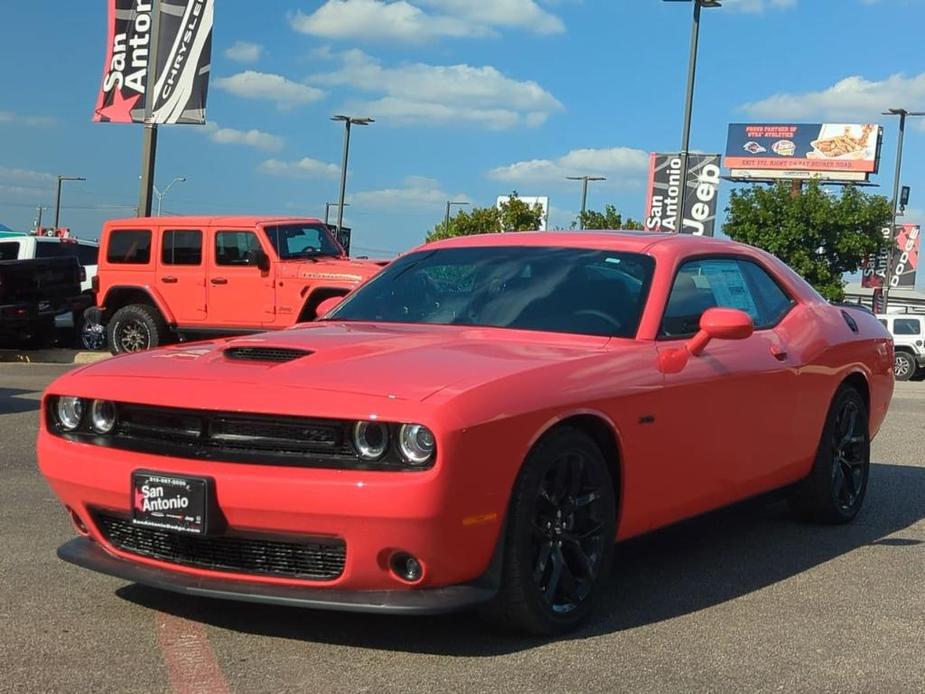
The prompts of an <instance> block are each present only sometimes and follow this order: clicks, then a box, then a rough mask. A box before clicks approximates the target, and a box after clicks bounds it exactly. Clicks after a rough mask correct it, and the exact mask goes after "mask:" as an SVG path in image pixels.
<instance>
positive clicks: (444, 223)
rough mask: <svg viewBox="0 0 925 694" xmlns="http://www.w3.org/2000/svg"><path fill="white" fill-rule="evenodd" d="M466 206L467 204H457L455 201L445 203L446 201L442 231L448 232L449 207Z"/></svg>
mask: <svg viewBox="0 0 925 694" xmlns="http://www.w3.org/2000/svg"><path fill="white" fill-rule="evenodd" d="M468 204H469V203H468V202H457V201H455V200H447V201H446V216H445V217H444V218H443V230H444V231H449V230H450V206H452V205H460V206H461V205H468Z"/></svg>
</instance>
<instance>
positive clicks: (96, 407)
mask: <svg viewBox="0 0 925 694" xmlns="http://www.w3.org/2000/svg"><path fill="white" fill-rule="evenodd" d="M90 426H92V427H93V431H95V432H96V433H97V434H108V433H109V432H110V431H112V430H113V428H114V427H115V426H116V406H115V405H114V404H113V403H111V402H109V400H94V401H93V404H92V405H90Z"/></svg>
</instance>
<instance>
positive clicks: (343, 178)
mask: <svg viewBox="0 0 925 694" xmlns="http://www.w3.org/2000/svg"><path fill="white" fill-rule="evenodd" d="M331 120H335V121H343V123H344V159H343V161H342V162H341V165H340V199H339V202H338V204H337V233H338V234H339V233H340V231H341V229H342V228H343V226H344V195H345V194H346V192H347V156H348V155H349V154H350V126H352V125H369V124H370V123H375V122H376V121H375V120H374V119H372V118H354V117H352V116H343V115H340V114H338V115H336V116H331Z"/></svg>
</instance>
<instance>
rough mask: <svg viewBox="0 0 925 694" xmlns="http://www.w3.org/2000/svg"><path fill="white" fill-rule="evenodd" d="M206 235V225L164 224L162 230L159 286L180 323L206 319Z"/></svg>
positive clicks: (158, 269)
mask: <svg viewBox="0 0 925 694" xmlns="http://www.w3.org/2000/svg"><path fill="white" fill-rule="evenodd" d="M203 237H204V234H203V230H202V229H170V228H164V229H162V231H161V253H160V257H159V258H158V264H157V271H156V276H157V290H158V292H160V294H161V296H162V297H164V300H165V301H166V302H167V305H168V306H170V310H171V311H173V315H174V318H175V319H176V321H177V324H178V325H180V326H183V325H187V324H190V323H199V322H202V321H204V320H205V319H206V272H205V266H204V265H203V253H202V249H203Z"/></svg>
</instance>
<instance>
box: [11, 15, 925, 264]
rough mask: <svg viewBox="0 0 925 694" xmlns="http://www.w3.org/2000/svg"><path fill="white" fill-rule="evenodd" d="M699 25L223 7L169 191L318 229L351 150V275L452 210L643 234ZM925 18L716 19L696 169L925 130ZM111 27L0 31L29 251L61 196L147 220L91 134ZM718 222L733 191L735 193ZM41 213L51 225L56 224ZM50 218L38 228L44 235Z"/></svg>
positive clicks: (109, 154)
mask: <svg viewBox="0 0 925 694" xmlns="http://www.w3.org/2000/svg"><path fill="white" fill-rule="evenodd" d="M690 12H691V6H690V4H689V3H684V2H662V1H661V0H488V1H486V0H327V1H325V0H301V1H299V0H286V1H284V2H278V1H275V0H271V1H269V2H263V3H254V2H245V1H244V0H216V11H215V30H214V38H213V41H214V43H213V56H212V85H211V91H210V95H209V102H208V119H209V121H210V123H209V125H207V126H172V127H164V128H162V129H161V134H160V148H159V156H158V166H157V178H156V180H157V182H158V184H160V185H161V186H163V185H165V184H166V183H167V182H168V181H170V180H171V179H172V178H173V177H174V176H185V177H186V178H187V181H186V182H185V183H180V184H177V185H176V186H175V187H174V188H173V189H172V190H171V192H170V195H169V197H168V198H167V199H166V200H165V203H164V208H165V211H167V212H169V213H190V214H192V213H277V214H279V213H282V214H307V215H312V216H322V215H323V212H324V203H325V202H326V201H334V200H336V199H337V187H338V170H339V165H340V155H341V147H342V135H343V128H342V126H340V125H339V124H335V123H333V122H331V121H329V120H328V118H329V116H330V115H332V114H334V113H344V112H346V113H351V114H353V115H364V116H365V115H369V116H372V117H374V118H376V119H377V122H376V123H375V124H374V125H372V126H370V127H368V128H357V129H355V131H354V137H353V139H352V142H351V145H352V146H351V158H350V179H349V182H348V201H349V202H350V203H351V207H349V208H347V214H346V219H347V223H349V224H350V225H351V226H352V227H353V228H354V246H355V249H354V252H355V253H368V254H371V255H380V256H381V255H389V254H391V253H394V252H398V251H402V250H405V249H407V248H409V247H410V246H413V245H415V244H416V243H418V242H420V241H421V240H422V239H423V237H424V235H425V234H426V232H427V230H428V229H429V228H430V227H432V226H433V225H434V224H435V223H436V222H438V221H439V220H441V219H442V216H443V206H444V203H445V201H446V200H447V199H448V198H452V199H454V200H466V201H470V202H471V203H472V204H475V205H489V204H492V203H493V201H494V199H495V197H496V196H497V195H499V194H505V193H508V192H510V191H511V190H513V189H516V190H517V191H519V192H520V193H521V194H522V195H548V196H550V198H551V203H552V207H553V210H552V215H551V223H552V224H559V225H562V226H565V227H567V226H568V224H569V223H570V221H571V220H572V219H573V218H574V216H575V214H576V211H577V209H578V206H579V189H578V184H577V183H573V182H569V181H565V180H564V179H563V177H564V176H566V175H579V174H599V175H604V176H607V178H608V181H607V182H606V183H599V184H593V185H592V187H591V189H590V195H589V207H591V208H600V207H602V206H603V205H604V204H605V203H608V202H611V203H613V204H615V205H616V206H617V207H618V209H620V210H621V211H622V212H623V213H624V214H628V215H630V216H633V217H637V218H638V217H640V216H641V214H642V211H643V206H644V200H643V198H644V184H645V177H646V166H647V160H646V158H647V153H648V152H650V151H672V150H676V149H677V148H678V146H679V144H680V137H681V119H682V109H683V100H684V83H685V78H686V67H687V55H688V38H689V30H690ZM923 26H925V0H726V2H725V3H724V7H722V8H721V9H711V10H706V11H704V16H703V26H702V33H701V53H700V65H699V75H698V83H697V95H696V102H695V111H694V120H693V134H692V142H691V145H692V148H695V149H697V150H701V151H710V152H720V151H722V150H723V147H724V140H725V135H726V126H727V124H728V123H729V122H736V121H751V120H757V121H761V122H777V121H785V122H786V121H791V122H814V121H817V120H829V121H835V122H864V121H867V120H869V119H870V120H875V121H877V122H880V123H882V124H883V126H884V128H885V136H884V146H883V157H882V162H881V173H880V175H878V176H876V177H875V178H874V181H875V182H876V183H879V184H880V186H881V189H880V190H881V192H883V193H884V194H886V195H889V194H890V191H891V186H892V178H893V165H894V149H895V145H896V125H895V120H894V119H888V118H884V117H880V116H878V115H877V114H878V113H879V112H880V111H881V110H883V109H885V108H887V107H891V106H903V107H905V108H908V109H910V110H913V109H914V110H925V53H923V51H922V49H921V31H922V27H923ZM105 35H106V3H105V2H104V1H103V0H84V1H82V2H79V3H78V2H67V3H53V4H50V3H36V2H28V3H26V2H16V3H9V6H8V7H5V8H4V22H3V27H2V29H0V61H2V64H3V82H2V84H3V89H2V90H0V222H2V223H6V224H7V225H9V226H12V227H14V228H28V227H30V226H31V223H32V219H33V217H34V207H35V206H36V205H39V204H44V205H52V204H53V203H54V178H53V177H54V175H56V174H59V173H61V174H66V175H80V176H85V177H86V178H87V179H88V180H87V182H86V183H68V184H65V186H66V187H65V191H64V197H63V201H64V203H63V209H62V224H64V225H68V226H70V227H72V229H74V230H75V231H76V232H77V234H78V235H80V236H83V237H87V238H95V236H96V235H97V234H98V230H99V228H100V225H101V223H102V222H103V220H105V219H107V218H110V217H117V216H130V215H132V214H133V210H134V206H135V204H136V201H137V195H138V172H139V158H140V150H141V128H140V127H139V126H132V125H112V124H108V125H107V124H92V123H91V122H90V116H91V111H92V108H93V104H94V101H95V97H96V92H97V89H98V88H99V82H100V77H101V74H102V62H103V58H104V50H105V45H104V44H105ZM922 120H923V122H922V123H915V124H911V125H910V127H909V128H908V133H907V140H906V150H905V152H906V155H905V165H904V175H903V183H905V184H907V185H910V186H912V203H911V207H912V209H911V210H910V214H909V215H907V220H908V221H914V222H920V223H921V222H925V157H923V154H925V119H922ZM723 185H724V192H723V204H724V201H725V198H726V197H727V196H728V191H729V189H730V186H731V184H728V183H725V182H724V184H723ZM50 214H51V212H50V211H49V212H46V215H50ZM47 219H49V217H47V216H46V220H47Z"/></svg>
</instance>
